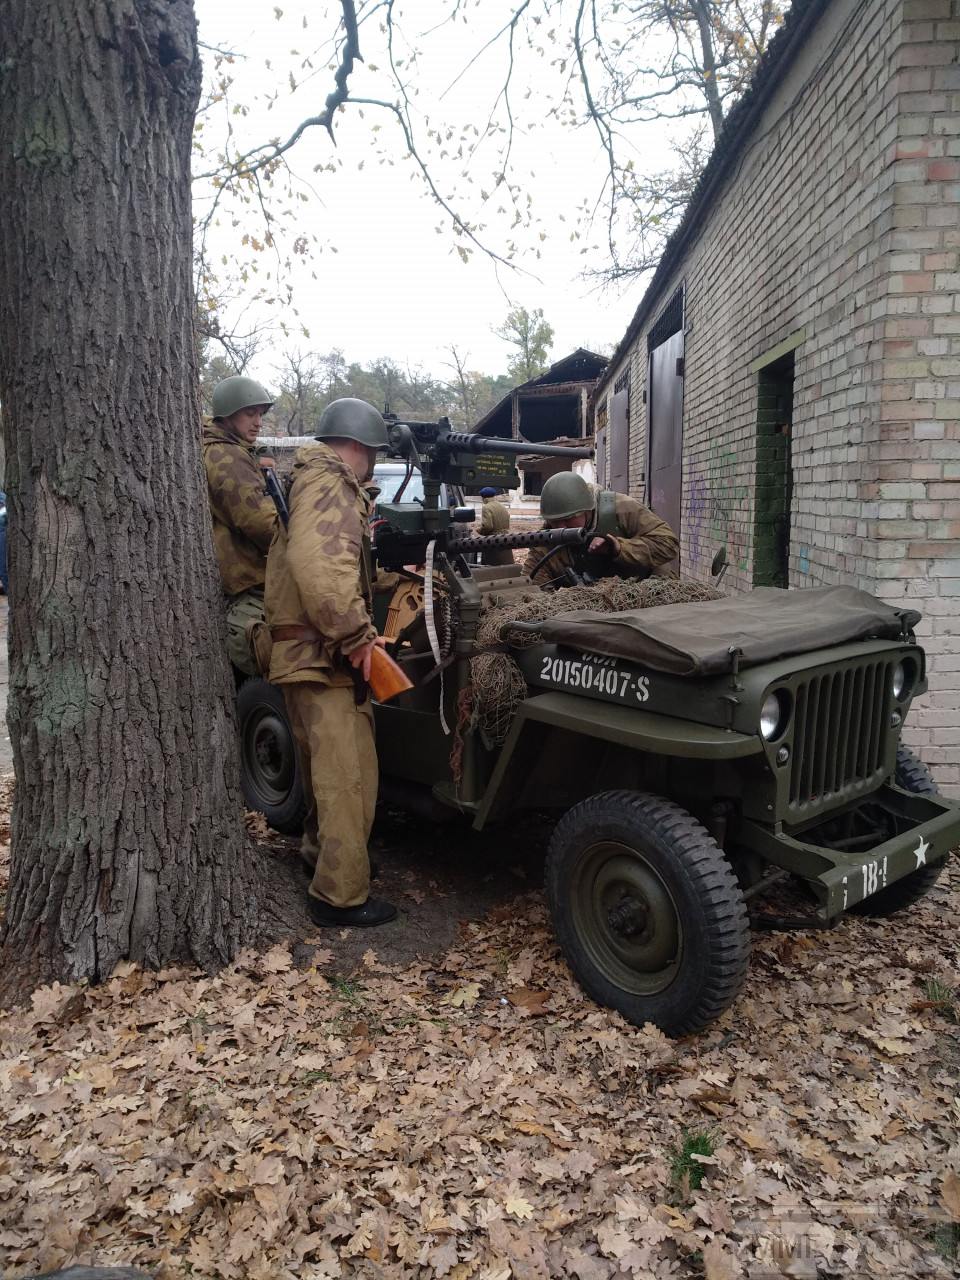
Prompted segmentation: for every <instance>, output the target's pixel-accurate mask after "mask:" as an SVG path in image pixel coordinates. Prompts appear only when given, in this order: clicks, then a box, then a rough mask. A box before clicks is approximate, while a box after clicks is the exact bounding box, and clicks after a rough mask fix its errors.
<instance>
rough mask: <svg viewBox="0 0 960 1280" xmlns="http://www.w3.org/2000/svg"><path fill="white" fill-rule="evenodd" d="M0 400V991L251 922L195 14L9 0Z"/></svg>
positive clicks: (209, 951) (78, 974) (245, 927)
mask: <svg viewBox="0 0 960 1280" xmlns="http://www.w3.org/2000/svg"><path fill="white" fill-rule="evenodd" d="M0 68H2V71H0V76H2V85H3V109H2V111H0V397H2V402H3V410H4V436H5V441H6V448H7V491H8V501H9V503H10V509H11V520H10V553H11V579H12V582H11V602H12V605H11V607H12V617H11V624H12V625H11V637H12V639H11V650H10V659H11V673H10V705H9V712H8V716H9V726H10V737H11V740H12V744H13V753H14V762H15V768H16V776H17V786H16V799H15V805H14V812H13V860H12V875H11V882H10V890H9V896H8V901H7V915H6V921H5V925H4V932H3V935H2V938H3V949H2V952H0V964H2V967H0V996H4V997H6V998H7V999H9V998H11V997H12V996H16V995H17V994H19V993H20V992H22V991H23V990H25V989H28V988H29V986H31V985H35V983H36V982H37V981H44V980H49V979H50V978H52V977H58V978H68V979H76V978H82V977H88V978H91V979H93V980H98V979H102V978H104V977H106V975H108V974H109V973H110V971H111V969H112V968H113V966H114V965H115V964H116V963H117V962H118V961H119V960H121V959H123V958H125V957H129V958H131V959H134V960H138V961H141V962H143V963H144V964H148V965H160V964H164V963H167V962H170V961H173V960H195V961H198V962H199V963H201V964H202V965H204V966H207V967H210V966H212V965H215V964H217V963H218V962H222V961H224V960H226V959H227V958H229V957H230V956H232V955H233V954H234V953H235V952H236V950H237V949H238V947H240V946H241V945H242V944H243V943H245V942H246V941H247V940H248V938H249V936H250V933H251V929H252V927H253V925H254V919H253V917H254V910H255V908H254V904H253V902H252V890H251V877H252V871H251V865H250V862H249V855H248V853H247V850H246V842H245V838H244V833H243V827H242V822H241V817H240V803H239V791H238V786H237V775H236V768H237V766H236V757H235V744H234V727H233V712H232V706H231V702H232V689H231V688H230V682H229V672H228V669H227V664H226V657H225V653H224V647H223V643H222V634H221V633H222V621H221V617H220V603H219V593H218V581H217V577H216V568H215V565H214V560H213V553H212V547H211V539H210V532H209V517H208V513H207V509H206V490H205V486H204V485H203V483H202V478H201V469H200V454H199V415H198V404H197V392H196V354H195V348H194V342H193V337H192V316H193V299H192V290H191V218H190V176H189V175H190V149H191V139H192V129H193V120H194V113H195V110H196V104H197V98H198V94H199V88H200V64H199V57H198V54H197V43H196V22H195V18H194V13H193V2H192V0H8V3H7V5H6V8H5V12H4V20H3V23H2V25H0Z"/></svg>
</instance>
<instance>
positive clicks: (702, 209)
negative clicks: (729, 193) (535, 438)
mask: <svg viewBox="0 0 960 1280" xmlns="http://www.w3.org/2000/svg"><path fill="white" fill-rule="evenodd" d="M831 3H832V0H793V4H792V5H791V7H790V9H789V10H788V11H787V13H786V14H785V16H784V19H783V25H782V26H781V27H780V30H779V31H778V32H777V34H776V35H775V36H774V37H773V39H772V40H771V41H770V43H769V45H768V46H767V49H766V52H765V53H764V55H763V57H762V58H761V59H760V61H759V62H758V64H757V69H756V71H755V72H754V74H753V79H752V80H751V81H750V85H749V87H748V88H747V90H746V91H745V93H744V95H743V97H742V98H740V99H739V100H738V101H737V103H736V104H735V105H734V106H733V107H731V108H730V111H729V113H728V115H727V117H726V119H725V120H724V122H723V128H722V129H721V131H720V136H719V137H718V138H717V141H716V144H715V146H714V148H713V151H712V152H711V154H710V159H709V160H708V161H707V165H706V168H705V169H704V171H703V173H702V174H701V175H700V179H699V181H698V182H697V185H696V186H695V187H694V189H693V194H692V195H691V197H690V201H689V203H688V204H687V207H686V209H685V211H684V214H683V217H682V218H681V220H680V224H679V226H678V227H677V229H676V230H675V231H674V233H673V235H672V236H671V237H670V239H669V240H668V241H667V243H666V244H665V245H664V249H663V253H662V254H661V256H660V261H659V263H658V264H657V269H656V270H655V271H654V273H653V278H652V280H651V281H650V283H649V285H648V286H647V289H646V292H645V293H644V295H643V298H642V299H641V301H640V305H639V306H638V307H637V309H636V311H635V312H634V316H633V319H632V320H631V321H630V324H629V326H628V327H627V331H626V333H625V334H624V335H623V337H622V338H621V339H620V342H619V344H618V345H617V349H616V351H614V353H613V355H612V356H611V357H610V361H609V364H608V365H607V371H606V373H607V375H612V374H613V373H614V371H615V370H616V368H617V366H618V365H619V363H620V361H621V360H622V359H623V357H624V356H625V355H626V353H627V351H628V350H629V348H630V346H631V344H632V343H633V341H634V339H635V338H636V337H637V335H638V334H639V333H640V331H641V330H642V328H643V326H644V324H645V323H646V321H647V319H648V317H649V315H650V312H651V311H652V310H653V308H654V305H655V303H656V302H657V301H658V299H659V297H660V294H661V291H662V290H663V287H664V285H665V284H666V283H667V282H668V281H669V279H670V277H671V276H672V275H673V273H674V271H675V270H676V268H677V266H678V264H679V263H680V261H681V259H682V257H683V254H684V252H685V251H686V249H687V247H688V245H689V244H690V242H691V241H692V240H693V239H694V238H695V236H696V235H697V233H698V232H699V230H700V228H701V226H702V225H703V223H704V221H705V220H706V218H707V216H708V215H709V213H710V209H711V206H712V204H713V201H714V198H715V197H716V195H717V193H718V192H719V190H720V187H721V185H722V183H723V180H724V179H725V178H726V177H727V175H728V174H729V173H730V171H731V170H732V169H733V167H734V165H735V164H736V162H737V161H738V160H739V159H740V157H741V156H742V154H743V152H744V151H745V150H746V148H747V145H748V143H749V142H750V138H751V135H752V134H753V130H754V128H755V126H756V124H757V121H758V120H759V118H760V115H761V113H762V111H763V109H764V107H765V106H766V105H767V103H768V102H769V101H770V99H771V97H772V96H773V94H774V93H775V92H776V90H777V89H778V88H779V87H780V85H781V83H782V81H783V76H784V73H785V72H786V70H787V68H788V67H789V66H790V64H791V63H792V62H793V60H794V58H795V57H796V56H797V54H798V53H799V52H800V49H801V48H802V47H803V43H804V41H805V40H806V38H807V36H808V35H809V34H810V31H811V30H812V29H813V27H814V26H815V25H816V23H817V22H818V21H819V20H820V18H821V17H822V16H823V14H824V13H825V12H826V10H827V9H828V7H829V6H830V4H831ZM605 383H606V375H601V376H600V379H599V381H598V383H597V387H596V390H595V392H594V395H596V394H597V393H598V392H599V391H600V390H601V388H602V387H603V386H604V385H605Z"/></svg>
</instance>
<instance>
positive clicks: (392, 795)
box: [240, 424, 960, 1035]
mask: <svg viewBox="0 0 960 1280" xmlns="http://www.w3.org/2000/svg"><path fill="white" fill-rule="evenodd" d="M406 425H407V431H408V433H410V434H413V435H414V439H415V443H416V445H417V446H418V449H417V454H418V457H419V461H420V465H421V468H422V471H423V476H424V483H425V498H424V501H423V503H418V504H403V503H387V504H383V505H382V506H381V509H380V513H379V514H380V516H381V518H382V520H383V522H384V523H383V525H382V526H381V528H380V530H379V532H378V537H377V548H376V554H377V558H378V560H379V562H380V564H382V565H383V566H385V567H386V568H388V569H393V570H398V571H400V572H401V573H402V574H405V575H406V586H407V587H409V586H410V585H411V583H412V584H413V585H414V586H416V587H417V589H418V590H419V591H420V592H421V593H422V595H421V597H420V598H422V600H423V605H422V607H419V604H418V601H417V600H416V599H415V601H414V607H413V608H412V609H410V610H409V611H408V614H407V620H406V621H405V624H404V625H403V626H402V627H400V628H399V630H397V629H396V628H395V629H394V630H395V634H394V641H393V645H392V649H393V653H394V656H395V657H396V659H397V660H398V661H399V662H400V663H401V664H402V665H403V667H404V669H405V671H406V672H407V674H408V675H409V677H410V679H411V680H412V682H413V687H412V689H410V690H409V691H408V692H406V693H403V694H401V695H400V696H398V697H395V698H393V699H391V700H390V701H389V702H387V703H383V704H376V705H375V716H376V727H377V751H378V755H379V760H380V770H381V795H382V798H383V799H384V800H386V801H387V802H388V803H390V804H391V805H399V806H403V807H405V808H408V809H410V810H412V811H414V812H416V813H418V814H420V815H422V816H423V818H424V820H425V821H460V822H469V823H471V824H472V826H473V827H474V828H475V829H476V830H479V831H482V830H486V829H487V828H494V827H496V826H497V825H499V824H504V823H510V822H511V821H513V820H514V818H515V817H516V815H517V814H518V813H520V812H522V811H535V812H542V813H544V814H547V813H551V812H552V814H553V815H554V816H558V817H559V820H558V821H557V822H556V825H555V826H554V827H553V830H552V834H551V835H550V839H549V846H548V852H547V861H546V894H547V900H548V903H549V908H550V912H551V915H552V918H553V922H554V926H555V929H556V933H557V937H558V940H559V942H560V945H561V947H562V949H563V952H564V954H565V956H566V958H567V961H568V963H569V964H570V967H571V969H572V970H573V972H574V973H575V975H576V977H577V978H578V980H579V981H580V983H581V984H582V986H583V987H584V988H585V989H586V991H587V992H588V993H589V994H590V995H591V996H592V997H593V998H594V999H596V1000H597V1001H599V1002H600V1003H602V1004H605V1005H608V1006H610V1007H612V1008H614V1009H618V1010H619V1011H620V1012H621V1013H622V1014H623V1015H624V1016H625V1017H626V1018H628V1019H629V1020H630V1021H631V1022H634V1023H637V1024H642V1023H645V1022H653V1023H655V1024H657V1025H658V1026H659V1027H661V1028H662V1029H663V1030H664V1031H666V1032H667V1033H668V1034H671V1035H681V1034H686V1033H689V1032H693V1031H696V1030H698V1029H700V1028H702V1027H703V1026H705V1025H706V1024H708V1023H709V1022H710V1021H712V1020H713V1019H714V1018H716V1017H717V1016H718V1015H719V1014H720V1013H721V1012H722V1011H723V1010H724V1009H725V1008H726V1007H727V1006H729V1005H730V1004H731V1002H733V1001H734V1000H735V999H736V996H737V994H738V992H739V990H740V988H741V986H742V983H743V981H744V977H745V973H746V968H747V962H748V956H749V950H750V928H751V923H753V924H754V925H755V926H760V927H786V928H794V927H815V928H822V927H826V926H829V925H832V924H834V923H836V922H837V921H838V920H839V919H840V917H841V916H842V915H843V914H844V913H845V912H847V911H854V912H859V913H863V914H873V915H887V914H889V913H891V912H894V911H897V910H900V909H901V908H904V907H907V906H909V905H910V904H911V903H913V902H915V901H916V900H917V899H919V898H920V897H922V896H923V895H924V894H926V893H927V892H928V891H929V890H930V889H931V888H932V887H933V885H934V884H935V882H936V880H937V877H938V876H939V875H940V873H941V871H942V870H943V867H944V865H945V863H946V859H947V857H948V854H949V852H950V850H951V849H952V848H954V847H955V846H956V845H957V844H958V843H960V807H958V806H957V805H955V804H953V803H952V802H950V801H948V800H945V799H943V798H942V797H940V796H939V795H938V794H937V789H936V787H935V785H934V783H933V780H932V778H931V776H930V774H929V773H928V771H927V769H926V768H925V767H924V765H923V764H921V762H920V761H919V760H918V759H917V758H916V757H915V756H914V755H913V754H912V753H911V752H910V751H909V750H908V748H907V747H905V746H904V745H903V744H902V742H901V734H902V731H903V726H904V723H905V721H906V718H907V715H908V713H909V710H910V707H911V704H912V702H913V700H914V699H915V698H916V697H917V696H918V695H920V694H922V693H923V692H924V691H925V690H926V687H927V684H926V667H925V660H924V654H923V650H922V649H921V648H920V647H919V646H918V645H917V644H916V642H915V639H914V635H913V627H914V626H915V625H916V621H917V619H918V617H919V615H917V614H916V613H913V612H911V611H909V610H897V609H894V608H891V607H890V606H888V605H886V604H884V603H882V602H880V601H878V600H875V599H873V598H872V597H871V596H869V595H866V594H865V593H863V592H859V591H856V590H854V589H853V588H851V587H830V588H820V589H811V590H804V591H778V590H776V589H773V588H767V589H761V590H757V591H754V592H752V593H747V594H744V595H737V596H730V597H721V598H713V599H700V600H691V601H690V602H688V603H673V604H657V600H658V599H661V598H669V596H670V591H669V590H667V589H665V588H661V586H660V585H658V584H657V583H656V582H654V581H652V580H651V581H650V582H648V583H633V584H630V586H629V589H624V590H621V588H620V587H619V586H618V585H617V584H616V583H614V584H612V586H613V590H612V591H611V590H610V589H609V588H610V587H611V584H610V583H609V582H606V583H604V582H603V581H601V582H596V581H593V580H592V575H591V573H590V571H589V568H586V569H585V571H584V572H583V573H582V574H580V575H579V583H578V584H577V585H573V584H570V586H569V587H568V585H567V584H568V583H569V578H567V579H565V580H564V582H562V583H558V584H556V585H557V586H558V587H559V589H558V590H557V591H555V592H552V593H551V592H540V591H538V590H537V589H535V588H534V587H533V586H532V584H531V583H530V581H529V580H528V579H526V578H524V577H523V575H522V573H521V570H520V568H519V566H516V565H514V566H507V567H489V568H487V567H482V568H481V567H477V566H474V565H470V564H468V563H467V562H466V560H465V553H467V552H470V551H475V550H477V549H478V543H480V542H481V541H484V542H485V545H486V543H489V542H490V541H491V540H480V539H477V538H473V537H471V536H469V535H467V536H462V535H461V534H460V533H459V530H458V517H457V514H456V512H455V511H451V510H449V509H447V510H444V509H441V508H440V507H439V504H436V505H431V501H430V499H431V491H435V488H436V486H437V485H438V484H439V482H440V481H441V480H442V479H446V480H450V479H451V478H453V479H455V480H456V481H457V482H460V483H464V484H466V485H468V486H469V485H474V484H476V485H479V484H480V483H491V484H496V485H498V486H500V487H508V486H507V485H505V484H504V465H503V464H504V463H505V462H507V460H506V459H505V458H504V457H499V458H496V459H492V460H491V459H488V458H483V454H482V453H481V450H484V451H485V450H486V449H488V448H490V449H492V448H493V447H496V448H497V450H498V451H502V450H506V449H507V448H509V445H505V443H504V442H503V441H492V442H485V443H484V444H480V445H479V446H478V444H477V439H478V438H477V437H471V436H466V437H462V436H459V435H456V433H453V432H450V431H449V428H448V427H446V428H445V424H406ZM427 428H430V429H431V430H430V431H428V430H427ZM438 428H439V429H438ZM480 439H481V440H482V439H483V438H480ZM394 440H395V445H396V452H397V454H398V455H399V456H401V457H410V456H411V451H410V447H409V441H408V440H407V439H406V438H405V437H404V433H403V432H400V431H395V434H394ZM516 448H522V449H523V451H525V452H532V451H533V448H532V446H529V445H521V446H516ZM574 452H576V451H574ZM478 453H480V454H481V459H482V460H481V459H478V457H477V455H478ZM508 465H509V464H508ZM578 536H580V540H581V542H582V541H583V539H582V535H579V534H578V531H571V530H564V531H562V534H561V533H558V534H556V535H554V537H553V541H554V542H555V543H557V544H560V543H563V544H565V545H572V544H574V543H575V542H576V540H577V537H578ZM538 538H539V541H540V543H541V544H542V542H543V535H529V534H501V535H495V537H494V539H493V540H492V541H494V542H496V543H497V545H504V546H511V547H521V546H524V545H531V544H532V543H534V542H535V541H537V539H538ZM587 563H588V562H585V564H587ZM411 564H421V565H422V566H423V569H422V572H420V573H417V572H415V571H411V570H410V569H409V568H408V567H406V566H410V565H411ZM681 586H682V584H681ZM617 591H621V595H620V597H619V600H620V603H619V605H618V596H617ZM631 593H632V594H631ZM705 594H710V595H713V596H717V593H716V592H708V593H705ZM674 598H678V599H683V593H682V591H681V592H680V593H679V595H678V594H676V593H674ZM623 599H627V600H633V601H634V603H633V604H632V605H631V606H629V607H622V601H623ZM590 601H595V603H596V607H585V604H589V602H590ZM386 603H387V604H389V602H386ZM259 685H262V686H263V688H264V689H269V688H270V687H269V686H266V685H264V684H263V682H262V681H261V682H259ZM247 688H248V686H247V685H244V686H242V687H241V689H240V701H241V739H242V742H243V744H244V745H243V767H244V779H245V788H246V794H247V798H248V801H249V802H250V803H252V804H254V805H255V807H258V808H261V809H262V810H263V811H264V812H265V813H267V815H268V818H269V820H270V821H271V822H273V823H274V824H275V825H278V826H280V827H281V829H287V830H289V829H292V825H293V823H292V822H288V821H287V819H288V817H289V816H290V815H292V814H294V811H295V808H296V805H297V804H299V803H300V800H299V795H297V797H296V799H294V797H293V795H292V791H293V788H294V787H295V786H296V785H298V783H297V782H296V781H295V780H296V762H295V756H294V753H293V751H292V745H291V744H290V742H289V731H288V730H287V729H286V726H285V721H284V720H283V718H282V701H281V702H276V701H272V702H270V703H269V704H268V701H267V698H266V696H264V697H263V698H262V700H261V701H259V702H258V701H256V699H255V698H254V697H252V696H251V695H250V694H247V695H246V699H245V696H244V690H245V689H247ZM274 693H276V691H275V690H273V691H271V696H272V694H274ZM268 705H269V708H270V709H266V708H268ZM251 707H254V708H255V709H256V708H257V707H259V708H261V710H260V711H259V712H256V710H255V712H254V713H253V714H251V711H250V708H251ZM284 733H286V734H287V739H286V746H283V734H284ZM270 734H272V735H273V736H274V738H275V743H274V746H275V754H272V753H271V752H266V753H264V752H263V751H262V750H261V747H262V741H263V738H264V737H266V736H269V735H270ZM265 758H266V759H267V760H268V761H273V760H274V758H276V759H277V760H285V761H286V764H285V765H284V766H282V767H281V766H280V765H275V764H272V763H271V764H269V767H265V766H264V763H263V762H264V759H265ZM268 784H269V785H268ZM285 786H287V788H288V790H287V792H286V793H284V792H283V788H284V787H285ZM270 787H272V788H273V791H272V792H271V791H270V790H269V788H270ZM271 796H276V797H281V799H282V803H281V804H280V805H273V804H268V803H264V800H265V799H269V798H270V797H271ZM278 816H279V818H280V820H279V821H278ZM786 882H789V885H790V893H791V895H792V896H790V897H788V899H787V900H788V902H789V911H788V912H787V913H786V914H784V912H783V909H782V908H781V909H780V911H779V914H777V913H776V912H773V913H771V912H770V911H769V910H767V911H764V910H763V909H762V904H763V903H764V901H768V900H769V895H770V893H771V891H775V892H776V893H782V888H781V886H782V885H785V884H786ZM751 913H752V914H751Z"/></svg>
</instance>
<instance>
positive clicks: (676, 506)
mask: <svg viewBox="0 0 960 1280" xmlns="http://www.w3.org/2000/svg"><path fill="white" fill-rule="evenodd" d="M648 349H649V387H650V396H649V400H650V404H649V408H648V418H647V420H648V424H649V426H648V430H647V475H648V476H649V481H648V486H647V494H648V499H647V500H648V505H649V506H650V508H651V510H653V511H655V512H656V513H657V515H658V516H661V517H662V518H663V519H664V520H666V522H667V524H668V525H669V526H670V528H671V529H672V530H673V531H674V533H675V534H676V535H677V537H678V538H679V537H680V497H681V490H682V483H683V376H684V355H683V349H684V337H683V292H682V290H679V289H678V290H677V292H676V293H675V294H674V295H673V297H672V298H671V300H670V302H669V303H668V304H667V307H666V309H665V311H664V313H663V315H662V316H661V317H660V319H659V320H658V321H657V323H656V324H655V325H654V327H653V329H652V330H651V332H650V337H649V339H648Z"/></svg>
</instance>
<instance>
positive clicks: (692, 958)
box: [546, 791, 750, 1036]
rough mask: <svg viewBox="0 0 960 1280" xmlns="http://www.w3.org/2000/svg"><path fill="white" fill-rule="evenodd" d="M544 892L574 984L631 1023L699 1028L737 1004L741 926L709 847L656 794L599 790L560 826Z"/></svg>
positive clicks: (723, 867) (732, 886)
mask: <svg viewBox="0 0 960 1280" xmlns="http://www.w3.org/2000/svg"><path fill="white" fill-rule="evenodd" d="M546 891H547V899H548V902H549V904H550V911H551V914H552V916H553V923H554V927H555V929H556V933H557V938H558V940H559V942H560V946H561V948H562V950H563V953H564V955H565V957H566V959H567V962H568V964H569V965H570V968H571V969H572V970H573V973H574V975H575V977H576V978H577V980H578V981H579V982H580V984H581V986H583V987H584V989H585V990H586V991H587V992H588V993H589V994H590V995H591V996H592V997H593V998H594V999H595V1000H597V1001H598V1002H599V1003H600V1004H604V1005H607V1006H608V1007H609V1008H612V1009H617V1010H618V1011H619V1012H620V1013H622V1014H623V1016H624V1017H625V1018H626V1019H627V1020H628V1021H630V1022H632V1023H634V1024H635V1025H637V1026H642V1025H643V1023H645V1022H653V1023H655V1024H656V1025H657V1026H658V1027H660V1028H661V1029H662V1030H663V1031H665V1032H666V1033H667V1034H668V1035H673V1036H678V1035H686V1034H688V1033H690V1032H692V1031H699V1030H700V1029H701V1028H702V1027H705V1026H706V1025H707V1024H708V1023H710V1022H712V1021H713V1019H714V1018H716V1017H718V1016H719V1015H720V1014H721V1013H722V1012H723V1010H724V1009H726V1008H727V1006H728V1005H730V1004H731V1003H732V1002H733V1001H734V1000H735V999H736V997H737V995H738V993H739V991H740V989H741V987H742V986H743V981H744V978H745V976H746V969H747V961H748V958H749V953H750V928H749V922H748V919H747V911H746V907H745V905H744V901H743V894H742V893H741V891H740V888H739V886H738V884H737V880H736V877H735V876H734V874H733V870H732V868H731V867H730V864H729V863H728V862H727V860H726V858H725V857H724V856H723V853H722V851H721V849H720V847H719V846H718V845H717V843H716V841H715V840H713V838H712V837H711V836H710V835H709V834H708V832H707V831H706V830H705V829H704V828H703V827H702V826H701V825H700V823H699V822H697V821H696V819H695V818H693V817H692V816H691V815H690V814H689V813H687V811H686V810H685V809H682V808H680V806H679V805H676V804H673V803H672V802H671V801H669V800H663V799H661V798H660V797H659V796H654V795H646V794H643V793H641V792H637V791H606V792H602V793H601V794H599V795H596V796H592V797H591V798H590V799H589V800H584V801H583V802H582V803H581V804H578V805H576V806H575V807H574V808H573V809H571V810H570V812H569V813H567V814H566V815H565V816H564V817H563V818H562V819H561V821H560V822H559V823H558V825H557V827H556V830H555V831H554V833H553V837H552V839H551V841H550V847H549V850H548V853H547V867H546Z"/></svg>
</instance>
